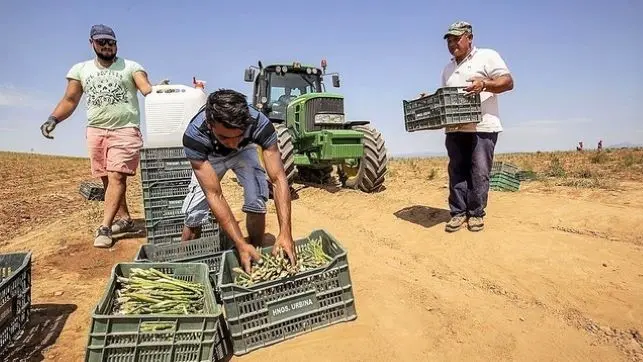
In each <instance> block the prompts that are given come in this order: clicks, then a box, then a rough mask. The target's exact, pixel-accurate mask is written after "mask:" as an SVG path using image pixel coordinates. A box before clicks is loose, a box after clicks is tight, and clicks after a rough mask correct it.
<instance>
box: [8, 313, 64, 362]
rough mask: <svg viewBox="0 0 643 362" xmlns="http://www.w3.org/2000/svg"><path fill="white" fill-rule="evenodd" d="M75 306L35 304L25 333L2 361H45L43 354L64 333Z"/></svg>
mask: <svg viewBox="0 0 643 362" xmlns="http://www.w3.org/2000/svg"><path fill="white" fill-rule="evenodd" d="M76 308H77V307H76V305H75V304H34V305H32V306H31V316H30V317H29V323H27V325H26V326H25V330H24V333H23V334H22V335H21V336H20V337H19V338H18V340H16V341H15V342H14V343H13V345H12V346H10V347H9V349H8V350H7V353H6V354H5V355H4V356H1V357H0V360H2V361H29V362H32V361H44V360H45V356H43V352H44V351H45V350H46V349H47V348H49V347H51V346H52V345H53V344H54V343H56V340H57V339H58V336H60V332H61V331H62V329H63V327H64V326H65V323H66V322H67V318H69V315H70V314H72V313H73V312H74V311H75V310H76Z"/></svg>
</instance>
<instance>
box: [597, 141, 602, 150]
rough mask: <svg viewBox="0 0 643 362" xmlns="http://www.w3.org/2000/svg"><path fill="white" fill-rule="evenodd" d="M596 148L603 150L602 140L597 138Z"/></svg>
mask: <svg viewBox="0 0 643 362" xmlns="http://www.w3.org/2000/svg"><path fill="white" fill-rule="evenodd" d="M597 149H598V150H599V151H602V150H603V140H599V141H598V147H597Z"/></svg>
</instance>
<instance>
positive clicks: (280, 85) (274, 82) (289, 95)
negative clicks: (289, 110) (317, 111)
mask: <svg viewBox="0 0 643 362" xmlns="http://www.w3.org/2000/svg"><path fill="white" fill-rule="evenodd" d="M268 82H269V84H270V89H269V92H270V100H269V103H270V104H271V105H273V107H274V106H275V105H276V104H277V103H279V104H281V105H287V104H288V103H289V102H290V101H291V100H293V99H295V97H298V96H300V95H302V94H307V93H313V92H318V91H319V90H318V89H319V77H318V76H316V75H309V74H300V73H286V74H284V75H282V74H275V73H271V74H270V79H269V80H268Z"/></svg>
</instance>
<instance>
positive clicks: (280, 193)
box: [263, 144, 292, 238]
mask: <svg viewBox="0 0 643 362" xmlns="http://www.w3.org/2000/svg"><path fill="white" fill-rule="evenodd" d="M263 161H264V164H265V165H266V172H267V173H268V177H269V178H270V182H272V184H273V190H274V195H275V206H276V207H277V219H278V220H279V233H280V234H283V235H287V236H289V237H290V238H292V230H291V223H290V201H291V200H290V187H289V186H288V179H287V178H286V173H285V172H284V166H283V163H282V162H281V153H280V152H279V148H278V147H277V144H274V145H272V146H270V147H268V148H267V149H264V150H263Z"/></svg>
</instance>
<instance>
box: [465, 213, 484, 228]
mask: <svg viewBox="0 0 643 362" xmlns="http://www.w3.org/2000/svg"><path fill="white" fill-rule="evenodd" d="M468 224H469V230H470V231H481V230H482V229H484V220H483V218H482V217H479V216H471V217H469V221H468Z"/></svg>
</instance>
